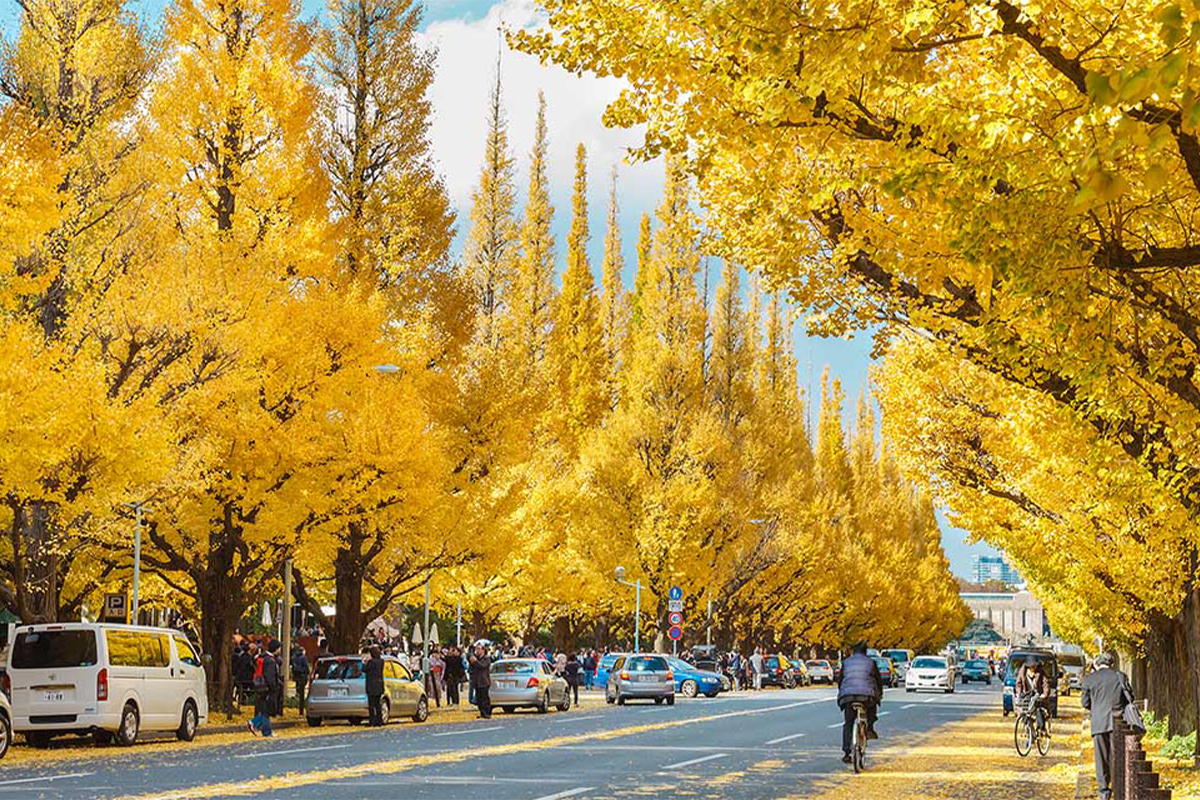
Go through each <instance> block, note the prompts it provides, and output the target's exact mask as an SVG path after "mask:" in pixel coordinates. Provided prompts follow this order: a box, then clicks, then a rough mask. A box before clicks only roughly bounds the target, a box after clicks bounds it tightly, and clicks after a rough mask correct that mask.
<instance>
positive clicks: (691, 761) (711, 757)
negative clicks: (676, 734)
mask: <svg viewBox="0 0 1200 800" xmlns="http://www.w3.org/2000/svg"><path fill="white" fill-rule="evenodd" d="M728 755H729V753H713V754H712V755H709V756H700V757H699V758H692V759H688V760H687V761H679V762H677V763H675V764H667V765H666V766H665V767H663V769H679V768H680V767H690V766H692V765H693V764H701V763H703V762H705V761H713V760H715V759H718V758H726V757H727V756H728Z"/></svg>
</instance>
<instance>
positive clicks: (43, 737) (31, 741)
mask: <svg viewBox="0 0 1200 800" xmlns="http://www.w3.org/2000/svg"><path fill="white" fill-rule="evenodd" d="M50 738H51V737H50V734H49V733H46V732H45V731H35V732H33V733H27V734H25V741H26V743H28V745H29V746H30V747H36V748H37V749H39V750H45V749H46V748H47V747H49V746H50Z"/></svg>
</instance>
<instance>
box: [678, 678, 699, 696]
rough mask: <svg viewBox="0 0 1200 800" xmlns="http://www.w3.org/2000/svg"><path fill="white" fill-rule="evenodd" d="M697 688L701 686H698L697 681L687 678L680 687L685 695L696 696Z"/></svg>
mask: <svg viewBox="0 0 1200 800" xmlns="http://www.w3.org/2000/svg"><path fill="white" fill-rule="evenodd" d="M697 688H699V687H697V686H696V682H695V681H693V680H686V681H684V682H683V685H682V686H680V687H679V691H681V692H683V696H684V697H695V696H696V690H697Z"/></svg>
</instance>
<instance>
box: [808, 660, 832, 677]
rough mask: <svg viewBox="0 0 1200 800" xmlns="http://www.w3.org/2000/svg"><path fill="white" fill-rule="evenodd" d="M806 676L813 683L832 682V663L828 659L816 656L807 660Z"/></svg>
mask: <svg viewBox="0 0 1200 800" xmlns="http://www.w3.org/2000/svg"><path fill="white" fill-rule="evenodd" d="M807 664H808V677H809V678H810V679H811V680H812V682H813V683H833V681H834V675H833V665H832V664H830V663H829V662H828V661H826V660H824V659H821V658H818V659H814V660H812V661H809V662H807Z"/></svg>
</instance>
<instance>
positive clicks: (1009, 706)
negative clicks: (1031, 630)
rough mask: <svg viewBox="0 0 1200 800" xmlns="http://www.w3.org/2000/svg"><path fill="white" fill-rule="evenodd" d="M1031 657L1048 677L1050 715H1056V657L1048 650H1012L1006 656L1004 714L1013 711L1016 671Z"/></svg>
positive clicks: (1006, 714)
mask: <svg viewBox="0 0 1200 800" xmlns="http://www.w3.org/2000/svg"><path fill="white" fill-rule="evenodd" d="M1030 659H1033V660H1034V661H1037V662H1040V663H1041V665H1042V670H1044V671H1045V673H1046V677H1047V678H1049V679H1050V701H1049V703H1048V705H1049V706H1050V716H1052V717H1058V658H1057V657H1056V656H1055V655H1054V653H1052V652H1050V651H1049V650H1035V649H1022V650H1014V651H1012V653H1010V654H1009V656H1008V663H1007V665H1006V667H1005V670H1004V716H1006V717H1007V716H1008V715H1009V714H1011V713H1013V687H1015V686H1016V684H1017V672H1019V671H1020V669H1021V665H1022V664H1024V663H1025V662H1026V661H1028V660H1030Z"/></svg>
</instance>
